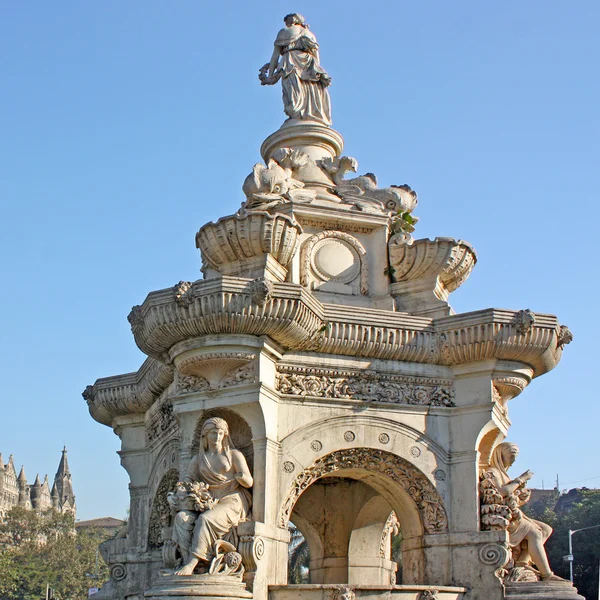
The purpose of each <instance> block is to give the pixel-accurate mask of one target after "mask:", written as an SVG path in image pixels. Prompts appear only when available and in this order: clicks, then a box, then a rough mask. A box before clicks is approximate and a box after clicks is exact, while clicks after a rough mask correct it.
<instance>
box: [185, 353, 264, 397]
mask: <svg viewBox="0 0 600 600" xmlns="http://www.w3.org/2000/svg"><path fill="white" fill-rule="evenodd" d="M175 364H176V367H177V375H176V393H177V394H182V393H189V392H199V391H205V390H216V389H220V388H225V387H230V386H234V385H238V384H242V383H254V382H255V381H256V378H257V364H256V354H254V353H251V352H199V353H194V354H192V355H191V356H190V355H189V353H188V352H185V353H184V357H183V358H175Z"/></svg>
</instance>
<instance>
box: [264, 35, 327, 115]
mask: <svg viewBox="0 0 600 600" xmlns="http://www.w3.org/2000/svg"><path fill="white" fill-rule="evenodd" d="M275 46H277V47H278V48H279V49H280V53H281V58H280V62H279V69H280V72H281V84H282V88H283V106H284V111H285V114H286V115H287V116H288V117H290V118H292V119H315V120H317V121H321V122H322V123H325V125H331V102H330V99H329V92H328V91H327V86H328V85H329V83H330V82H331V78H330V77H329V75H328V74H327V72H326V71H325V69H323V68H322V67H321V65H320V64H319V45H318V44H317V39H316V38H315V36H314V34H313V33H312V32H311V31H310V30H309V29H307V28H306V27H302V26H301V25H292V26H291V27H285V28H284V29H282V30H281V31H280V32H279V33H278V34H277V39H276V40H275Z"/></svg>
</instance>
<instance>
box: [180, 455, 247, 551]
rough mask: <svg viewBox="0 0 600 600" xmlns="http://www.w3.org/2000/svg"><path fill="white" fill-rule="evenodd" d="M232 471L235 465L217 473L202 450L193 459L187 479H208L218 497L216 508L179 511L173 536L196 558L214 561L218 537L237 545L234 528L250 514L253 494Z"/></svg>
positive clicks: (210, 488) (192, 480)
mask: <svg viewBox="0 0 600 600" xmlns="http://www.w3.org/2000/svg"><path fill="white" fill-rule="evenodd" d="M233 473H234V469H233V466H232V467H231V469H230V470H229V471H228V472H227V474H225V475H220V474H219V473H216V472H215V471H214V470H213V469H212V467H211V466H210V463H209V462H208V458H207V457H206V455H205V454H204V452H203V451H202V450H200V452H199V453H198V454H197V455H196V456H195V457H194V458H193V459H192V462H191V463H190V467H189V469H188V472H187V475H186V477H185V480H186V481H190V482H194V481H197V482H201V481H203V482H205V483H207V484H208V486H209V491H210V492H211V494H212V496H213V498H214V499H215V500H218V502H217V504H216V506H215V507H214V508H211V509H209V510H206V511H204V512H202V513H200V514H198V513H196V512H193V511H180V512H179V513H177V517H176V519H175V524H174V528H173V538H174V540H175V541H176V542H177V543H178V544H179V545H180V546H181V547H182V548H184V549H186V550H188V551H189V552H191V553H192V554H193V555H194V556H195V557H196V558H199V559H201V560H205V561H211V560H212V559H213V558H214V556H215V555H214V553H213V547H214V544H215V542H216V541H217V540H225V541H228V542H231V543H232V544H234V546H237V539H236V537H237V536H236V532H235V530H234V528H235V527H237V525H238V524H239V523H240V522H242V521H244V520H245V519H246V517H247V516H248V514H249V511H250V505H251V503H252V496H251V494H250V492H249V491H248V490H247V489H246V488H244V487H243V486H241V485H240V484H239V483H238V482H237V480H236V479H235V477H234V476H233ZM192 529H193V534H192V536H191V543H190V531H191V530H192ZM188 546H189V547H188Z"/></svg>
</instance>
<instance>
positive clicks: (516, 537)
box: [487, 442, 552, 547]
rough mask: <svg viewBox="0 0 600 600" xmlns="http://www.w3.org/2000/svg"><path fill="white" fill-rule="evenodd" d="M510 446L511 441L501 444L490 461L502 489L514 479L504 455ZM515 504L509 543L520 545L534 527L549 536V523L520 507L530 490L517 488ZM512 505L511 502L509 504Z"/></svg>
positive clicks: (492, 470) (495, 479)
mask: <svg viewBox="0 0 600 600" xmlns="http://www.w3.org/2000/svg"><path fill="white" fill-rule="evenodd" d="M509 446H510V444H509V443H507V442H504V443H502V444H499V445H498V446H497V447H496V449H495V450H494V452H493V453H492V458H491V461H490V468H489V469H487V470H488V472H490V473H492V479H493V481H494V484H495V485H496V488H497V489H498V490H500V489H501V488H503V487H504V486H505V485H507V484H509V483H510V482H511V481H512V480H511V478H510V475H509V474H508V464H507V461H506V458H505V457H504V456H502V451H503V450H505V449H507V448H508V447H509ZM512 496H514V497H515V498H514V500H515V505H516V506H514V508H513V509H512V511H513V517H512V518H511V520H510V522H509V525H508V533H509V543H510V545H511V546H513V547H514V546H519V545H520V544H521V542H522V541H523V540H524V539H525V538H526V537H527V534H528V533H529V532H530V531H531V530H532V529H533V528H536V529H539V530H540V532H542V533H543V534H544V539H545V538H547V537H548V534H547V533H546V531H547V530H550V532H551V531H552V530H551V529H550V527H549V525H546V523H542V522H540V521H536V520H535V519H532V518H530V517H528V516H527V515H526V514H525V513H524V512H523V511H522V510H521V509H520V508H519V507H520V506H522V505H523V504H525V502H526V500H525V499H524V498H522V497H521V496H525V497H526V498H529V492H528V491H527V490H517V491H516V492H513V494H512ZM509 505H510V504H509Z"/></svg>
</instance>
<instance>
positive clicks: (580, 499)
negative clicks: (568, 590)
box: [525, 488, 600, 598]
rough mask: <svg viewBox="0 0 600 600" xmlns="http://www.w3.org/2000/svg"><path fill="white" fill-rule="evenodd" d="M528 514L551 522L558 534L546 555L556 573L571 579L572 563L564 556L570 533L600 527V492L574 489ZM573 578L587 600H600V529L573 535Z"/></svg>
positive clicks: (548, 547) (547, 545) (567, 549)
mask: <svg viewBox="0 0 600 600" xmlns="http://www.w3.org/2000/svg"><path fill="white" fill-rule="evenodd" d="M525 509H526V510H525V512H527V514H528V515H529V516H531V517H533V518H534V519H539V520H540V521H543V522H544V523H548V525H551V526H552V527H553V528H554V533H553V534H552V535H551V536H550V539H549V540H548V541H547V542H546V552H547V553H548V560H549V561H550V566H551V567H552V570H553V571H554V572H555V573H556V574H557V575H559V576H560V577H564V578H565V579H568V578H569V563H568V562H565V561H563V556H566V555H567V554H568V552H569V530H573V531H574V530H575V529H582V528H584V527H592V526H593V525H600V490H588V489H586V488H583V489H573V490H571V491H570V492H569V493H568V494H563V495H562V496H560V498H559V499H558V501H557V502H546V503H543V504H541V505H539V504H538V505H535V506H533V507H531V508H529V507H528V506H525ZM572 540H573V555H574V557H575V561H574V563H573V575H574V580H575V586H576V587H577V589H578V590H579V593H580V594H581V595H582V596H585V597H586V598H597V597H598V563H599V562H600V528H598V529H589V530H587V531H581V532H578V533H576V534H574V535H573V538H572Z"/></svg>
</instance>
